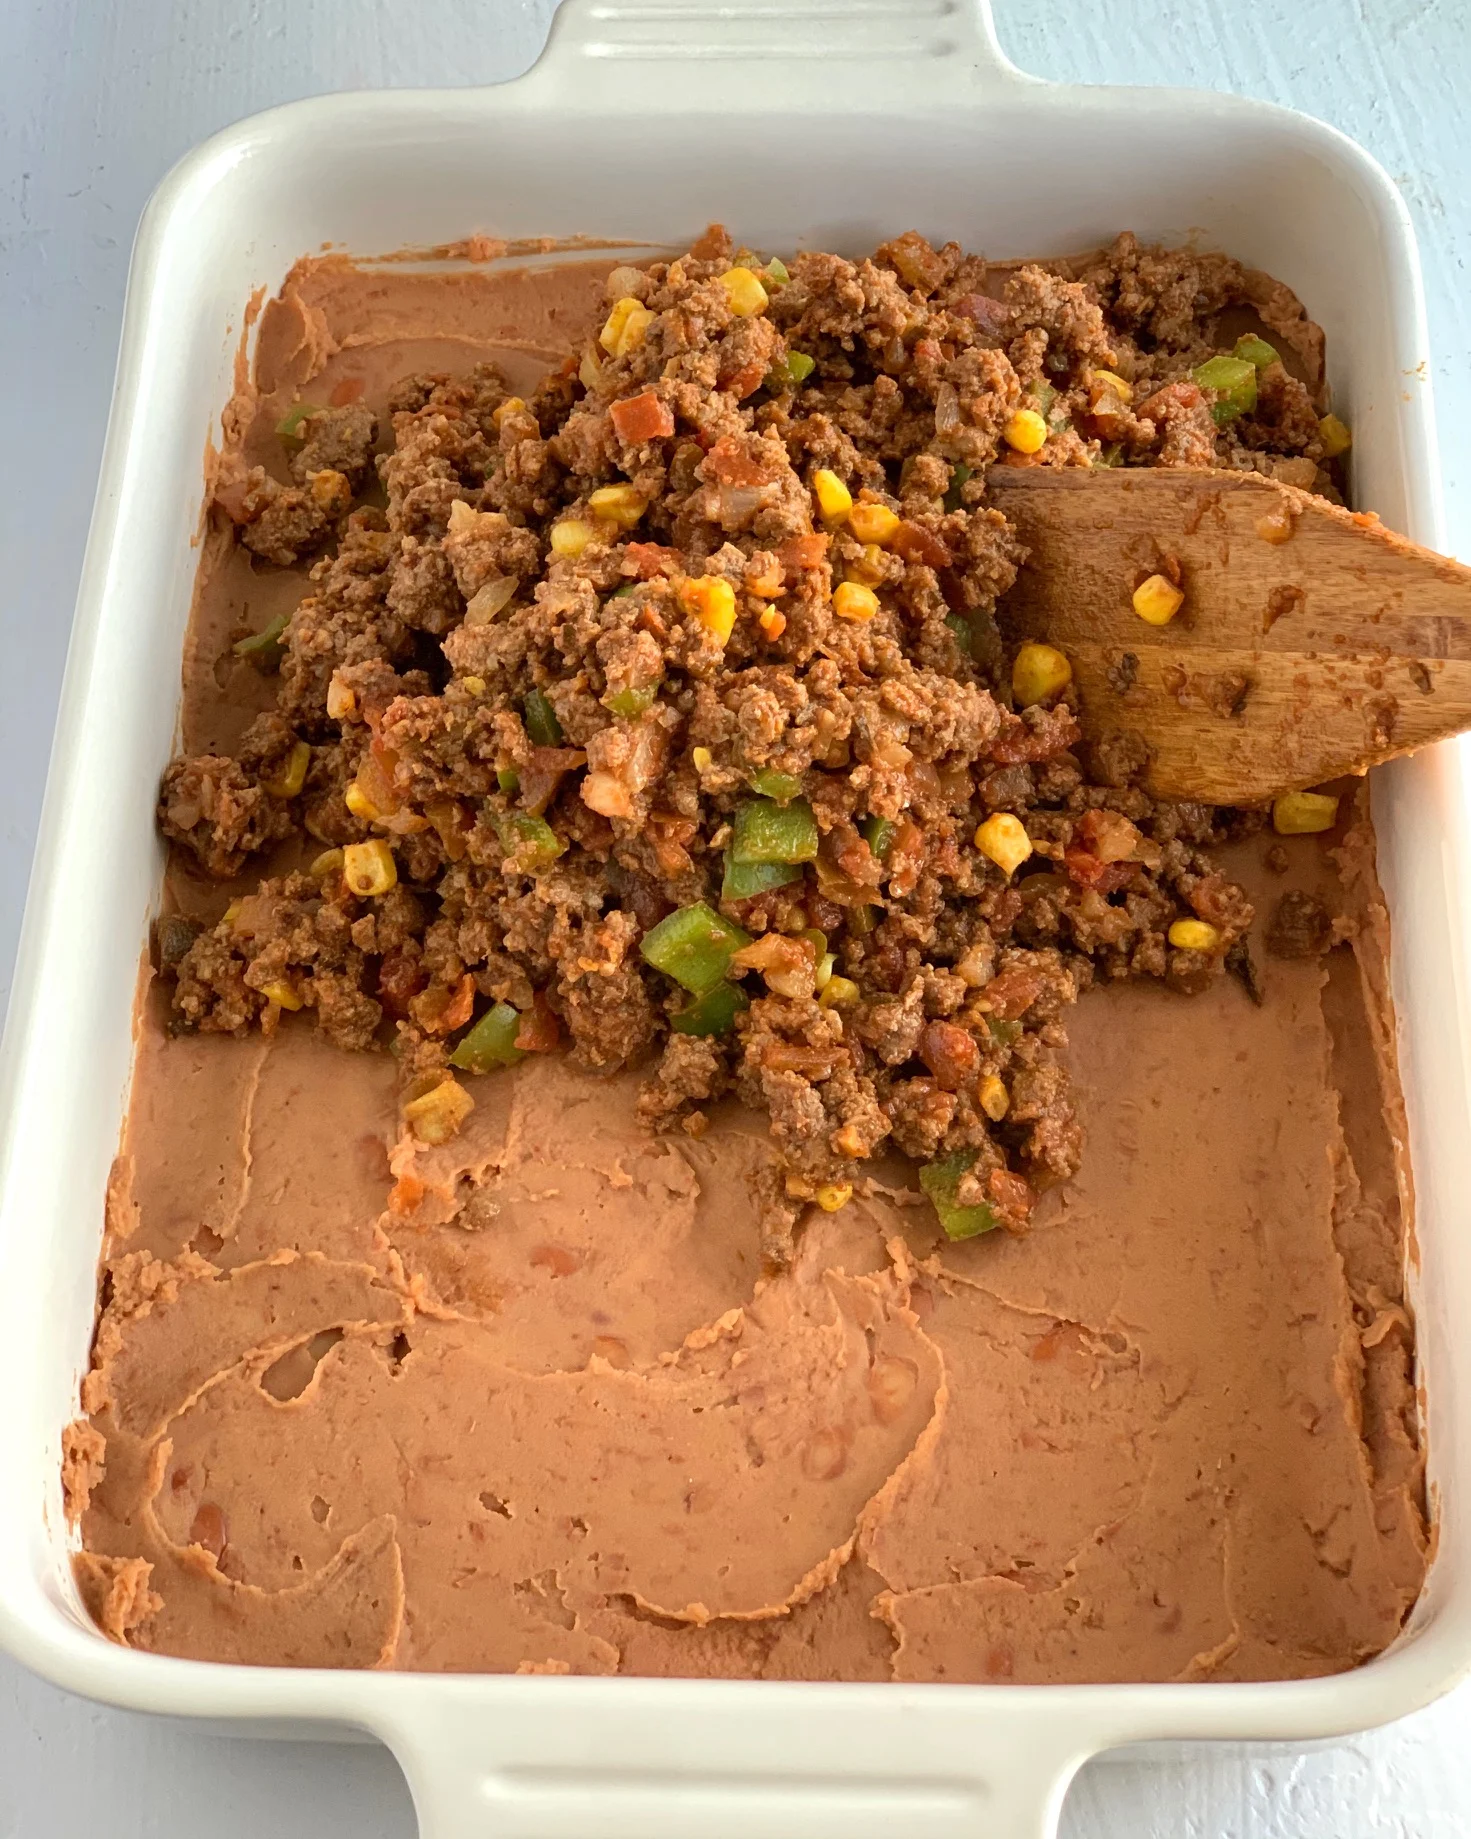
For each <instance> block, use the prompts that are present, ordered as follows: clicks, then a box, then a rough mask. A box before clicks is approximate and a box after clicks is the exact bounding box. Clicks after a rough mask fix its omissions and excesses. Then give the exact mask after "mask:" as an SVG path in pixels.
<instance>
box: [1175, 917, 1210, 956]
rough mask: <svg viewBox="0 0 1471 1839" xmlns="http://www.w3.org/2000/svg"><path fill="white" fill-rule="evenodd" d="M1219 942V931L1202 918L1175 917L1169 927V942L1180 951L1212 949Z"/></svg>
mask: <svg viewBox="0 0 1471 1839" xmlns="http://www.w3.org/2000/svg"><path fill="white" fill-rule="evenodd" d="M1220 942H1221V935H1220V932H1219V931H1218V930H1217V928H1216V927H1214V926H1208V925H1207V924H1206V923H1205V921H1204V920H1198V919H1177V920H1176V921H1175V923H1174V925H1172V926H1171V927H1170V943H1171V945H1174V946H1177V947H1178V948H1179V950H1181V951H1214V950H1215V949H1216V947H1217V946H1218V945H1219V944H1220Z"/></svg>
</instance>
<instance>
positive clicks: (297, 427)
mask: <svg viewBox="0 0 1471 1839" xmlns="http://www.w3.org/2000/svg"><path fill="white" fill-rule="evenodd" d="M321 412H322V410H321V407H320V405H319V404H317V403H314V402H298V403H297V405H296V407H295V408H294V409H292V410H290V411H289V412H288V413H287V414H285V415H283V416H282V417H281V419H280V421H278V422H277V423H276V433H277V435H278V437H279V438H280V439H281V440H283V441H304V440H305V439H306V436H305V435H304V434H303V433H302V431H301V424H302V423H303V422H304V421H310V420H311V418H312V416H313V415H320V414H321Z"/></svg>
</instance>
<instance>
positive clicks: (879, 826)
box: [863, 817, 899, 862]
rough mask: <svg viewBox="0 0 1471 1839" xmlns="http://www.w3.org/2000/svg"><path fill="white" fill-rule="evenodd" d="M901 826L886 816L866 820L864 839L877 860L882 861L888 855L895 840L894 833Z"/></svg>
mask: <svg viewBox="0 0 1471 1839" xmlns="http://www.w3.org/2000/svg"><path fill="white" fill-rule="evenodd" d="M898 828H899V826H898V825H897V824H894V823H891V822H890V821H889V819H888V818H886V817H870V818H866V819H865V820H864V824H863V840H864V842H865V843H867V845H868V848H869V853H870V854H871V855H872V856H873V858H874V860H875V861H876V862H882V861H883V859H884V857H885V856H886V855H888V853H889V849H890V847H891V846H892V844H893V841H894V833H895V831H897V830H898Z"/></svg>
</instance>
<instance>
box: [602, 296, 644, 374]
mask: <svg viewBox="0 0 1471 1839" xmlns="http://www.w3.org/2000/svg"><path fill="white" fill-rule="evenodd" d="M642 310H643V302H642V301H641V300H636V299H635V298H634V297H633V295H632V294H625V295H624V296H623V298H622V299H621V300H615V301H614V302H613V310H612V311H611V312H610V313H609V315H608V317H607V319H606V320H605V321H604V322H603V329H602V331H601V332H600V333H599V334H598V343H599V344H600V345H601V346H602V348H603V350H604V351H606V352H607V354H608V356H609V357H612V358H616V357H617V356H618V346H619V342H620V341H621V339H622V337H623V329H624V327H625V326H626V325H627V324H628V321H629V317H630V315H631V314H633V313H636V312H641V311H642Z"/></svg>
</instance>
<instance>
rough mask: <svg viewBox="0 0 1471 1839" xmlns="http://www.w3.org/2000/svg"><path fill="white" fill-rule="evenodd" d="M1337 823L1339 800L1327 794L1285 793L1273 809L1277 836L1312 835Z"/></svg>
mask: <svg viewBox="0 0 1471 1839" xmlns="http://www.w3.org/2000/svg"><path fill="white" fill-rule="evenodd" d="M1337 821H1338V800H1337V799H1336V798H1334V797H1332V796H1331V795H1330V794H1329V793H1327V792H1284V793H1283V794H1282V796H1281V797H1280V798H1279V799H1277V800H1276V801H1275V803H1274V804H1273V806H1272V828H1273V829H1274V830H1275V831H1276V832H1277V834H1278V836H1315V835H1316V834H1317V833H1318V832H1319V831H1320V830H1331V829H1332V828H1333V826H1334V824H1335V823H1336V822H1337Z"/></svg>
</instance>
